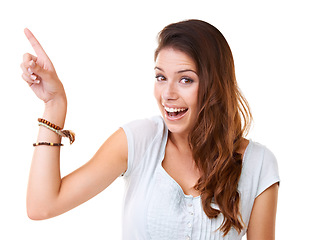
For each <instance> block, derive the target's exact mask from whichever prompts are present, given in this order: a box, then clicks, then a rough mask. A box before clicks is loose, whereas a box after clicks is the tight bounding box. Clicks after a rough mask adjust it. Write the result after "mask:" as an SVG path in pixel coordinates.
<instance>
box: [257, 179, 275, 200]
mask: <svg viewBox="0 0 309 240" xmlns="http://www.w3.org/2000/svg"><path fill="white" fill-rule="evenodd" d="M275 183H279V184H280V179H279V177H274V178H272V179H271V180H270V181H268V182H267V183H266V184H264V185H262V187H261V188H259V189H258V191H257V194H256V196H255V198H257V197H258V196H260V195H261V194H262V193H263V192H264V191H265V190H266V189H268V188H269V187H271V186H272V185H274V184H275Z"/></svg>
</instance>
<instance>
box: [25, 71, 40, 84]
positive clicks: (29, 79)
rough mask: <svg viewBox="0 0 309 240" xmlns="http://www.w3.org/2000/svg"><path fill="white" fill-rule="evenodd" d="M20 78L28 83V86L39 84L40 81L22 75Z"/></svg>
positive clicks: (33, 76) (34, 77) (32, 76)
mask: <svg viewBox="0 0 309 240" xmlns="http://www.w3.org/2000/svg"><path fill="white" fill-rule="evenodd" d="M21 77H22V78H23V79H24V80H25V81H26V82H27V83H28V84H39V83H40V82H41V81H40V80H39V79H38V77H37V76H35V75H30V76H29V75H27V74H25V73H23V74H22V75H21Z"/></svg>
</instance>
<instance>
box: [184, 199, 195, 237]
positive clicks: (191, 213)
mask: <svg viewBox="0 0 309 240" xmlns="http://www.w3.org/2000/svg"><path fill="white" fill-rule="evenodd" d="M187 213H188V222H187V224H186V233H187V234H186V236H185V238H184V239H185V240H191V239H192V225H193V217H194V208H193V197H191V198H188V199H187Z"/></svg>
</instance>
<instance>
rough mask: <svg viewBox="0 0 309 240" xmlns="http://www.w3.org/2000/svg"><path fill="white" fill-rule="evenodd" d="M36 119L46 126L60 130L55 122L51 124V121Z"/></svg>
mask: <svg viewBox="0 0 309 240" xmlns="http://www.w3.org/2000/svg"><path fill="white" fill-rule="evenodd" d="M38 121H39V122H41V123H44V124H47V125H48V126H50V127H52V128H53V129H56V130H62V128H61V127H59V126H57V125H56V124H53V123H51V122H49V121H47V120H45V119H43V118H38Z"/></svg>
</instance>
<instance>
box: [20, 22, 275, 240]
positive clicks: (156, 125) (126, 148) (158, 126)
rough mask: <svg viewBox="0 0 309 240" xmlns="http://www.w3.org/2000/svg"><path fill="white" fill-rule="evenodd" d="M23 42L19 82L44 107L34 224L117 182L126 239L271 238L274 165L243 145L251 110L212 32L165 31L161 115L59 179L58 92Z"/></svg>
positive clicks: (191, 26)
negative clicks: (121, 185)
mask: <svg viewBox="0 0 309 240" xmlns="http://www.w3.org/2000/svg"><path fill="white" fill-rule="evenodd" d="M25 34H26V36H27V37H28V39H29V41H30V43H31V44H32V46H33V48H34V50H35V52H36V54H37V56H33V55H30V54H25V55H24V60H23V63H22V64H21V68H22V70H23V75H22V77H23V79H24V80H25V81H26V82H27V83H28V84H29V86H30V87H31V88H32V90H33V91H34V93H35V94H36V95H37V96H38V98H40V99H41V100H43V101H44V102H45V111H44V115H43V120H42V119H40V120H39V121H40V128H39V135H38V141H37V143H36V144H34V146H35V150H34V155H33V162H32V166H31V171H30V177H29V185H28V194H27V210H28V216H29V217H30V218H31V219H46V218H50V217H54V216H57V215H59V214H62V213H64V212H66V211H68V210H70V209H72V208H74V207H76V206H78V205H80V204H82V203H83V202H85V201H87V200H89V199H90V198H92V197H93V196H95V195H96V194H98V193H99V192H101V191H103V190H104V189H105V188H106V187H107V186H108V185H109V184H111V183H112V182H113V181H114V180H115V179H116V178H117V177H118V176H119V175H121V174H122V175H123V176H124V178H125V180H126V181H127V185H126V186H127V190H126V196H125V207H124V218H123V222H124V223H123V239H169V240H170V239H177V240H178V239H241V238H242V236H244V235H245V234H246V233H247V239H248V240H255V239H258V240H261V239H274V238H275V237H274V236H275V216H276V205H277V195H278V185H279V176H278V170H277V162H276V159H275V157H274V156H273V154H272V153H271V152H270V151H269V150H268V149H267V148H266V147H264V146H263V145H261V144H258V143H255V142H253V141H249V140H247V139H245V138H244V135H245V132H246V130H248V127H249V124H250V120H251V114H250V110H249V107H248V104H247V102H246V100H245V99H244V97H243V96H242V95H241V93H240V91H239V89H238V86H237V82H236V78H235V70H234V62H233V57H232V53H231V50H230V48H229V46H228V43H227V42H226V40H225V38H224V37H223V35H222V34H221V33H220V32H219V31H218V30H217V29H216V28H215V27H213V26H212V25H210V24H208V23H206V22H203V21H200V20H188V21H183V22H179V23H175V24H171V25H168V26H167V27H165V28H164V29H163V30H162V31H161V33H160V34H159V45H158V48H157V50H156V52H155V76H156V82H155V87H154V95H155V98H156V100H157V102H158V106H159V108H160V111H161V113H162V117H153V118H151V119H144V120H138V121H134V122H131V123H129V124H126V125H124V126H123V127H122V128H120V129H119V130H117V131H116V132H115V133H114V134H113V135H112V136H110V137H109V138H108V139H107V141H106V142H105V143H104V144H103V145H102V146H101V147H100V149H99V150H98V151H97V153H96V154H95V155H94V156H93V158H92V159H91V160H90V161H89V162H87V163H86V164H85V165H84V166H82V167H81V168H79V169H77V170H76V171H74V172H72V173H71V174H69V175H68V176H66V177H64V178H62V179H61V177H60V169H59V155H60V154H59V153H60V147H59V146H60V143H61V137H70V140H71V142H73V141H74V134H72V133H71V132H68V131H63V130H61V129H62V127H63V126H64V122H65V116H66V109H67V100H66V95H65V91H64V88H63V85H62V84H61V82H60V80H59V78H58V77H57V74H56V72H55V69H54V67H53V65H52V63H51V61H50V60H49V58H48V56H47V55H46V53H45V52H44V50H43V48H42V47H41V45H40V44H39V42H38V41H37V40H36V39H35V37H34V36H33V35H32V33H31V32H30V31H29V30H27V29H26V30H25ZM44 119H45V120H44ZM46 120H48V121H46ZM242 123H243V124H242Z"/></svg>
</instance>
